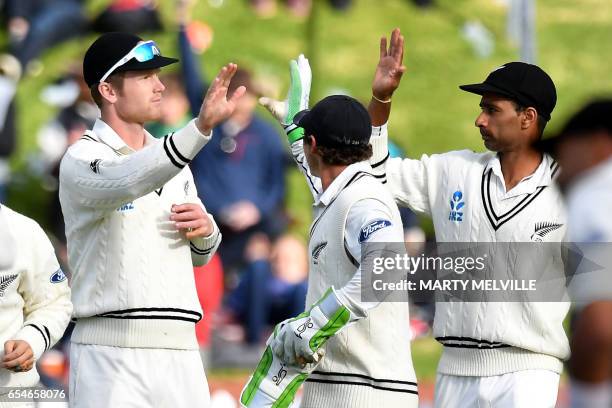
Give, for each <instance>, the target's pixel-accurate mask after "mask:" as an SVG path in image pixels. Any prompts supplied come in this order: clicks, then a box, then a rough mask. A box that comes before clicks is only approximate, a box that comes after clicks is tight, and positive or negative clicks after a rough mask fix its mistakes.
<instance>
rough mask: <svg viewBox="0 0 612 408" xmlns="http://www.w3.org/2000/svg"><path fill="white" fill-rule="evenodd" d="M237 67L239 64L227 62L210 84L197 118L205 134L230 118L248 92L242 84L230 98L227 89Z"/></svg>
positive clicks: (197, 123)
mask: <svg viewBox="0 0 612 408" xmlns="http://www.w3.org/2000/svg"><path fill="white" fill-rule="evenodd" d="M237 69H238V65H236V64H232V63H229V64H227V65H226V66H224V67H223V68H221V71H220V72H219V74H218V75H217V76H216V78H215V79H214V80H213V81H212V83H211V84H210V87H209V88H208V92H206V96H205V97H204V101H203V102H202V107H201V108H200V113H199V114H198V118H197V120H196V126H197V127H198V129H199V130H200V132H202V133H203V134H205V135H207V134H210V131H211V130H212V129H213V128H214V127H215V126H217V125H218V124H220V123H221V122H223V121H224V120H226V119H227V118H229V117H230V116H231V115H232V113H234V110H235V109H236V102H237V101H238V99H240V98H241V97H242V96H243V95H244V93H245V92H246V88H245V87H244V86H241V87H239V88H238V89H236V90H235V91H234V94H233V95H232V96H231V97H229V98H228V95H227V89H228V87H229V84H230V81H231V80H232V78H233V76H234V74H235V73H236V70H237Z"/></svg>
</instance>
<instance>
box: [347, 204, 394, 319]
mask: <svg viewBox="0 0 612 408" xmlns="http://www.w3.org/2000/svg"><path fill="white" fill-rule="evenodd" d="M375 225H379V226H382V228H368V227H372V226H375ZM371 230H375V232H373V233H371V234H369V233H367V231H371ZM345 231H346V232H345V237H344V238H345V244H346V248H347V249H348V251H349V252H350V254H351V255H352V256H353V258H354V259H355V260H356V261H357V262H358V263H359V266H358V267H357V271H356V272H355V274H354V275H353V277H352V278H351V280H349V282H348V283H347V284H346V285H344V286H343V287H342V288H340V289H339V290H337V291H336V295H337V296H338V299H339V300H340V301H341V302H342V304H343V305H344V306H346V307H347V308H348V309H349V311H350V312H351V314H352V315H353V316H355V317H357V318H362V317H366V316H367V313H368V310H370V309H372V308H374V307H376V306H378V305H379V304H380V302H364V301H362V300H361V290H362V288H361V279H362V273H363V272H362V270H361V250H362V244H364V243H366V242H389V243H391V242H403V240H404V232H403V228H402V224H401V222H399V223H397V222H393V217H392V213H391V211H390V210H389V209H388V208H387V207H386V206H385V205H384V204H382V203H381V202H380V201H378V200H374V199H365V200H361V201H359V202H357V203H355V204H354V205H353V207H351V209H350V211H349V214H348V217H347V220H346V229H345Z"/></svg>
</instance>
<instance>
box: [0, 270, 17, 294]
mask: <svg viewBox="0 0 612 408" xmlns="http://www.w3.org/2000/svg"><path fill="white" fill-rule="evenodd" d="M15 279H17V275H16V274H13V275H6V276H2V277H0V297H3V296H4V291H5V290H6V288H8V287H9V285H10V284H11V283H13V281H14V280H15Z"/></svg>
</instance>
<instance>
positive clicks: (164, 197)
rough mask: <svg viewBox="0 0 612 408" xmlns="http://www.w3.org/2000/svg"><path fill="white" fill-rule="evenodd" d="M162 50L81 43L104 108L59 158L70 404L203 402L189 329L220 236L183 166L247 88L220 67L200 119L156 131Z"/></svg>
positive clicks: (131, 38) (125, 39)
mask: <svg viewBox="0 0 612 408" xmlns="http://www.w3.org/2000/svg"><path fill="white" fill-rule="evenodd" d="M173 62H176V60H174V59H170V58H166V57H162V56H161V54H160V52H159V49H158V48H157V46H156V45H155V43H154V42H152V41H146V42H145V41H142V39H140V38H139V37H137V36H135V35H131V34H124V33H108V34H104V35H102V36H101V37H100V38H98V39H97V40H96V41H95V42H94V43H93V44H92V45H91V46H90V48H89V49H88V51H87V53H86V54H85V58H84V61H83V71H84V77H85V81H86V82H87V83H88V85H89V86H90V87H91V89H92V95H93V97H94V99H95V100H96V102H97V103H98V105H99V107H100V109H101V113H102V115H101V118H100V119H99V120H97V121H96V123H95V124H94V126H93V129H92V130H91V131H88V132H86V134H85V135H84V136H83V137H82V139H81V140H79V141H78V142H77V143H75V144H74V145H73V146H71V147H70V148H69V149H68V151H67V152H66V154H65V156H64V158H63V159H62V162H61V167H60V201H61V205H62V211H63V214H64V219H65V223H66V236H67V238H68V257H69V262H70V267H71V269H72V271H73V280H72V285H73V296H72V299H73V303H74V317H75V318H76V325H75V328H74V332H73V335H72V339H71V340H72V345H71V352H70V365H71V367H70V404H71V406H73V407H123V406H131V407H185V408H191V407H207V406H208V404H209V392H208V386H207V383H206V377H205V375H204V369H203V366H202V362H201V359H200V355H199V351H198V343H197V341H196V336H195V323H196V322H198V321H199V320H200V319H201V318H202V310H201V308H200V303H199V301H198V297H197V293H196V288H195V283H194V276H193V266H195V265H202V264H204V263H206V262H207V261H208V259H210V257H211V256H212V254H213V253H214V251H215V250H216V248H217V246H218V245H219V242H220V239H221V237H220V234H219V231H218V228H217V226H216V224H215V223H214V221H213V219H212V217H211V216H209V215H208V214H207V213H206V211H205V208H204V206H203V205H202V203H201V202H200V201H199V199H198V196H197V192H196V190H195V185H194V183H193V176H192V174H191V172H190V170H189V167H188V166H187V164H188V163H189V161H190V160H191V159H192V158H193V157H194V156H195V155H196V154H197V153H198V151H199V150H200V149H201V148H202V147H203V146H204V145H205V144H206V143H207V142H208V140H210V137H211V131H212V130H211V129H212V128H213V127H214V126H216V125H217V124H218V123H220V122H222V121H223V120H225V119H226V118H227V117H228V116H229V115H230V114H231V113H232V112H233V110H234V108H235V102H236V101H237V100H238V99H239V98H240V97H241V96H242V95H243V94H244V91H245V89H244V87H241V88H238V89H237V90H236V91H235V93H234V95H233V96H232V97H231V98H230V99H227V95H226V94H227V87H228V85H229V83H230V80H231V78H232V76H233V74H234V73H235V72H236V69H237V66H236V65H235V64H228V65H227V66H225V67H223V69H222V70H221V72H220V73H219V75H218V76H217V77H216V78H215V80H214V81H213V83H212V85H211V87H210V88H209V90H208V93H207V94H206V97H205V98H204V101H203V103H202V109H201V111H200V114H199V116H198V117H197V118H196V119H194V120H193V121H191V122H189V124H187V125H186V126H185V127H184V128H183V129H181V130H179V131H177V132H176V133H173V134H171V135H168V136H166V137H165V138H163V139H162V140H158V139H155V138H153V137H152V136H151V135H149V134H148V133H147V132H146V131H145V130H144V128H143V124H144V123H145V122H147V121H151V120H155V119H157V118H159V115H160V101H161V98H162V92H163V90H164V86H163V84H162V83H161V82H160V81H159V79H158V76H157V73H158V72H159V68H160V67H162V66H165V65H168V64H170V63H173Z"/></svg>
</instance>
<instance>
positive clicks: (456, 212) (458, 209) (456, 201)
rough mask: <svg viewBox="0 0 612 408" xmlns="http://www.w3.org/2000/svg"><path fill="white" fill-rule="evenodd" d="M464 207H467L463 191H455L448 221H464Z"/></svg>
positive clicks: (451, 200)
mask: <svg viewBox="0 0 612 408" xmlns="http://www.w3.org/2000/svg"><path fill="white" fill-rule="evenodd" d="M463 207H465V202H464V201H463V193H462V192H461V191H455V192H454V193H453V195H452V197H451V199H450V212H449V213H448V220H449V221H455V222H461V221H463Z"/></svg>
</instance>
